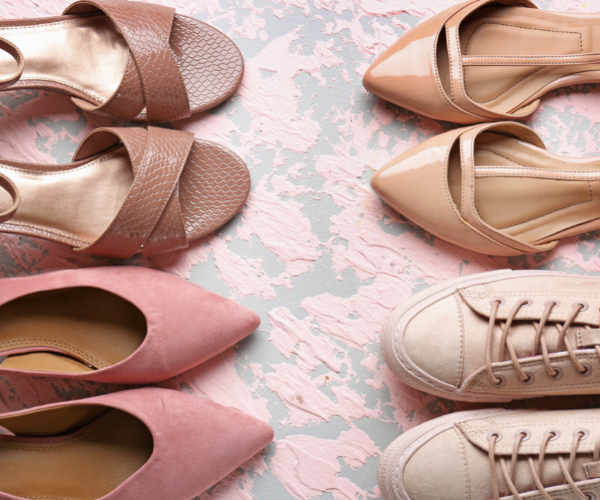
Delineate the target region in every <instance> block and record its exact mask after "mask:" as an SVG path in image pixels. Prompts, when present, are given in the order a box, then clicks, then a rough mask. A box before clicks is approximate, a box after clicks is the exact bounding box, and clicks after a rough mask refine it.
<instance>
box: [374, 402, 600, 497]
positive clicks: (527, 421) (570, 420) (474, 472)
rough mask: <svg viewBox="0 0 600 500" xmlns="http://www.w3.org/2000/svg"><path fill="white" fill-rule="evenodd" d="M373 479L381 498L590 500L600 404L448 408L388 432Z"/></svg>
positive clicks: (598, 470)
mask: <svg viewBox="0 0 600 500" xmlns="http://www.w3.org/2000/svg"><path fill="white" fill-rule="evenodd" d="M378 482H379V487H380V488H381V491H382V494H383V498H384V499H385V500H490V499H492V498H493V499H495V500H499V499H500V498H506V500H508V499H511V500H534V499H535V500H558V499H562V500H596V498H600V409H593V410H569V411H536V410H513V411H509V410H500V409H494V410H476V411H467V412H461V413H452V414H450V415H446V416H444V417H440V418H437V419H435V420H432V421H430V422H427V423H425V424H423V425H420V426H418V427H416V428H414V429H412V430H410V431H408V432H406V433H404V434H403V435H402V436H400V437H399V438H398V439H396V441H394V442H393V443H392V444H391V445H390V446H389V447H388V449H387V450H386V451H385V453H384V454H383V456H382V457H381V460H380V462H379V468H378Z"/></svg>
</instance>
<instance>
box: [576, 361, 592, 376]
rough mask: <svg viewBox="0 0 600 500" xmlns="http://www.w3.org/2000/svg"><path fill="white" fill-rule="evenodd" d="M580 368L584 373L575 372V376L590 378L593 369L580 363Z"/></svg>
mask: <svg viewBox="0 0 600 500" xmlns="http://www.w3.org/2000/svg"><path fill="white" fill-rule="evenodd" d="M581 366H583V367H584V368H585V371H584V372H580V371H579V370H577V375H579V376H581V377H590V376H591V375H592V372H593V371H594V370H593V368H592V367H591V366H590V365H588V364H587V363H582V364H581Z"/></svg>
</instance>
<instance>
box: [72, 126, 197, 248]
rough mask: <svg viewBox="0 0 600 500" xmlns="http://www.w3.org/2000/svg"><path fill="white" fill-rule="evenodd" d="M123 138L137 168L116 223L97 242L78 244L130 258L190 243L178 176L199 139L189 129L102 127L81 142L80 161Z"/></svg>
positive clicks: (132, 163)
mask: <svg viewBox="0 0 600 500" xmlns="http://www.w3.org/2000/svg"><path fill="white" fill-rule="evenodd" d="M119 142H120V143H122V144H123V145H124V146H125V149H126V150H127V153H128V154H129V157H130V160H131V165H132V168H133V172H134V180H133V184H132V186H131V188H130V190H129V193H128V195H127V198H126V199H125V202H124V203H123V205H122V206H121V209H120V210H119V213H118V214H117V216H116V217H115V219H114V221H113V222H112V224H111V225H110V226H109V227H108V229H107V230H106V231H105V232H104V234H102V235H101V236H100V237H99V238H98V239H97V240H96V241H95V242H93V243H92V244H90V245H88V246H86V247H83V248H79V249H78V250H80V251H82V252H85V253H91V254H93V255H102V256H107V257H116V258H121V259H127V258H129V257H132V256H133V255H135V254H136V253H143V254H144V255H145V256H151V255H154V254H157V253H162V252H168V251H174V250H179V249H182V248H186V247H187V246H188V238H187V234H186V229H185V221H184V218H183V215H182V213H181V206H180V201H179V179H180V176H181V173H182V171H183V169H184V167H185V165H186V162H187V159H188V156H189V154H190V151H191V148H192V146H193V143H194V136H193V134H191V133H189V132H182V131H179V130H168V129H163V128H157V127H149V128H148V129H147V130H146V129H144V128H103V129H97V130H95V131H94V132H92V133H91V134H90V135H88V137H86V139H84V141H83V142H82V144H81V146H80V148H79V149H78V151H77V153H76V154H75V161H77V160H81V159H85V158H88V157H90V156H93V155H95V154H98V153H99V152H101V151H104V150H105V149H106V148H108V147H111V146H113V145H116V144H118V143H119Z"/></svg>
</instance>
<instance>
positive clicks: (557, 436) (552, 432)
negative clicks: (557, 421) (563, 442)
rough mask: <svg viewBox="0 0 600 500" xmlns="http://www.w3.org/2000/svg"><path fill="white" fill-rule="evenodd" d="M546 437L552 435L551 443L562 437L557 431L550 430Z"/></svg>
mask: <svg viewBox="0 0 600 500" xmlns="http://www.w3.org/2000/svg"><path fill="white" fill-rule="evenodd" d="M544 434H545V435H548V434H552V437H551V438H550V441H556V440H557V439H558V438H559V437H560V431H558V430H556V429H549V430H547V431H546V432H545V433H544Z"/></svg>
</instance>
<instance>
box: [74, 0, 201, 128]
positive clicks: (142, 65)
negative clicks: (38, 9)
mask: <svg viewBox="0 0 600 500" xmlns="http://www.w3.org/2000/svg"><path fill="white" fill-rule="evenodd" d="M98 10H99V11H102V12H103V13H105V14H106V15H107V16H108V17H109V18H110V19H111V20H112V21H113V22H114V23H115V25H116V26H117V28H118V29H119V31H120V32H121V34H122V35H123V38H124V39H125V41H126V42H127V45H128V47H129V50H130V52H131V55H132V57H133V61H134V62H135V67H136V68H137V72H138V74H139V79H140V81H141V90H142V92H143V103H144V105H145V108H146V116H147V119H148V121H151V122H155V123H161V122H167V121H171V120H177V119H181V118H186V117H188V116H190V114H191V110H190V103H189V98H188V94H187V90H186V86H185V82H184V80H183V76H182V75H181V72H180V70H179V66H178V64H177V58H176V56H175V53H174V52H173V50H172V49H171V47H170V45H169V39H170V36H171V29H172V27H173V21H174V18H175V9H173V8H170V7H165V6H162V5H155V4H151V3H142V2H130V1H128V0H82V1H80V2H76V3H74V4H72V5H71V6H70V7H69V8H68V9H67V10H65V12H64V13H65V14H84V13H90V12H95V11H98ZM130 72H131V67H129V68H128V71H126V74H125V77H124V80H123V82H124V83H126V82H128V80H129V79H131V76H132V75H131V74H130ZM135 90H136V89H130V88H123V85H122V88H120V89H119V91H118V92H117V94H116V95H115V99H114V101H116V100H117V99H118V97H119V95H120V94H129V93H131V92H132V91H135ZM128 98H129V95H127V98H125V100H124V106H126V109H127V111H128V112H127V114H128V115H129V116H128V117H127V118H128V119H132V118H131V114H132V111H131V109H130V104H129V105H128V104H127V99H128ZM114 101H113V102H111V108H110V109H111V110H112V111H113V113H114V112H115V111H116V110H118V104H119V103H118V102H114ZM137 101H138V102H140V100H139V99H138V100H137ZM142 111H143V109H139V110H137V113H138V114H139V113H141V112H142ZM136 116H137V115H136ZM134 118H135V117H134Z"/></svg>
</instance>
